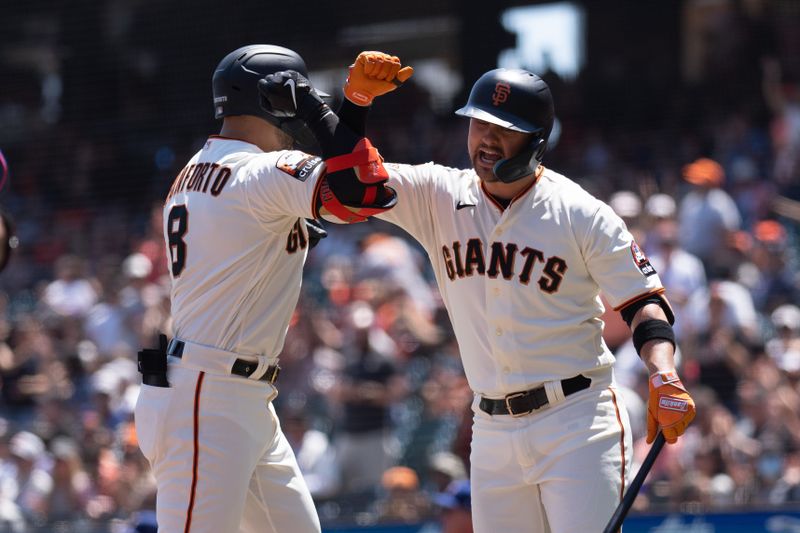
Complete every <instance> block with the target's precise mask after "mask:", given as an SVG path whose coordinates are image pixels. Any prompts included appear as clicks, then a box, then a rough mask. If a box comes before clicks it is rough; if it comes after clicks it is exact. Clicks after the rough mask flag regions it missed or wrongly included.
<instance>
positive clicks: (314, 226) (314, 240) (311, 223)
mask: <svg viewBox="0 0 800 533" xmlns="http://www.w3.org/2000/svg"><path fill="white" fill-rule="evenodd" d="M306 231H307V232H308V249H309V250H312V249H313V248H314V247H315V246H316V245H317V244H319V241H321V240H322V239H324V238H325V237H327V236H328V232H327V231H325V228H323V227H322V224H320V223H319V221H317V220H314V219H313V218H307V219H306Z"/></svg>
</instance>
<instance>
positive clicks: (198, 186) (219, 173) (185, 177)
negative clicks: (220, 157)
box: [167, 163, 231, 201]
mask: <svg viewBox="0 0 800 533" xmlns="http://www.w3.org/2000/svg"><path fill="white" fill-rule="evenodd" d="M230 177H231V169H230V168H228V167H221V166H219V164H217V163H197V164H194V165H186V166H185V167H183V170H181V172H180V174H178V177H177V178H175V181H174V182H173V183H172V188H171V189H170V190H169V194H168V195H167V201H169V199H170V198H172V197H173V196H175V195H176V194H178V193H179V192H181V191H195V192H204V193H210V194H211V196H214V197H216V196H219V195H220V193H221V192H222V189H224V188H225V184H226V183H228V179H229V178H230Z"/></svg>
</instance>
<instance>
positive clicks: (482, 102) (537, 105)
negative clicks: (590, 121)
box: [456, 68, 555, 182]
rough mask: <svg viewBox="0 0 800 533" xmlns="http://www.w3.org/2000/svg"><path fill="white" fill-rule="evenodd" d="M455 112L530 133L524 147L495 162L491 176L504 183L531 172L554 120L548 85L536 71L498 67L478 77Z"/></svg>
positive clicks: (551, 98) (538, 158)
mask: <svg viewBox="0 0 800 533" xmlns="http://www.w3.org/2000/svg"><path fill="white" fill-rule="evenodd" d="M456 114H457V115H461V116H464V117H470V118H475V119H478V120H483V121H484V122H490V123H492V124H497V125H498V126H502V127H503V128H508V129H510V130H514V131H520V132H523V133H531V134H533V139H532V141H531V144H530V145H529V146H528V148H526V149H525V150H523V151H522V152H521V153H520V154H517V155H516V156H514V157H512V158H509V159H504V160H501V161H498V163H497V164H496V165H495V175H497V177H498V178H499V179H500V180H502V181H506V182H511V181H516V180H518V179H519V178H521V177H523V176H526V175H528V174H530V173H532V172H533V169H535V168H536V166H537V165H538V164H539V163H540V162H541V159H542V156H544V152H545V150H546V149H547V139H548V138H549V137H550V132H551V131H552V129H553V121H554V120H555V110H554V107H553V97H552V95H551V94H550V87H548V86H547V83H545V81H544V80H543V79H542V78H540V77H539V76H537V75H536V74H533V73H532V72H528V71H527V70H522V69H505V68H498V69H494V70H490V71H489V72H487V73H486V74H484V75H483V76H481V77H480V78H478V81H476V82H475V85H473V86H472V90H471V91H470V93H469V100H467V105H465V106H464V107H462V108H461V109H459V110H457V111H456Z"/></svg>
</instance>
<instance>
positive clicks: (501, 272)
mask: <svg viewBox="0 0 800 533" xmlns="http://www.w3.org/2000/svg"><path fill="white" fill-rule="evenodd" d="M487 248H488V251H487ZM442 256H443V258H444V265H445V269H446V270H447V277H448V278H450V280H451V281H454V280H456V278H463V277H465V276H473V275H480V276H489V277H491V278H496V277H498V276H502V277H503V279H507V280H511V279H512V278H513V277H514V276H517V277H518V279H519V282H520V283H522V284H524V285H527V284H528V283H530V281H531V279H532V276H534V267H536V266H537V265H540V264H541V265H544V266H543V268H542V269H541V275H540V276H539V277H538V278H537V283H538V284H539V288H541V289H542V290H543V291H545V292H556V291H557V290H558V287H559V285H561V281H562V280H563V279H564V273H565V272H566V271H567V262H566V261H564V260H563V259H562V258H560V257H558V256H555V255H554V256H550V257H548V258H546V259H545V255H544V252H542V251H541V250H537V249H535V248H531V247H528V246H526V247H525V248H523V249H522V250H520V249H519V246H518V245H517V244H515V243H513V242H509V243H503V242H493V243H491V244H490V245H489V246H488V247H484V245H483V241H481V240H480V239H470V240H468V241H467V244H466V246H465V245H463V244H462V243H461V242H459V241H456V242H454V243H453V244H452V246H447V245H444V246H442ZM518 259H521V260H518Z"/></svg>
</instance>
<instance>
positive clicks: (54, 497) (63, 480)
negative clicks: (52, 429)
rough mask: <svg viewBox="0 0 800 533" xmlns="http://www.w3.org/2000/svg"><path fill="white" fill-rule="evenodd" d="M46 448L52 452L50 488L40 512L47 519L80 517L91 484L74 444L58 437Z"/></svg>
mask: <svg viewBox="0 0 800 533" xmlns="http://www.w3.org/2000/svg"><path fill="white" fill-rule="evenodd" d="M50 448H51V450H52V454H53V470H52V476H53V490H52V491H51V492H50V493H49V494H48V496H47V498H46V500H45V502H44V511H43V514H44V515H45V516H47V517H48V519H50V520H74V519H78V518H82V517H83V516H84V512H85V510H86V504H87V502H88V501H89V497H90V493H91V489H92V485H91V479H90V477H89V474H88V473H87V472H86V469H85V468H84V466H83V460H82V459H81V457H80V450H79V449H78V446H77V443H75V442H74V441H73V440H72V439H69V438H66V437H58V438H57V439H55V440H53V442H52V443H51V445H50Z"/></svg>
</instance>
